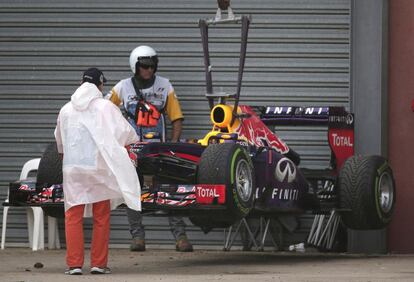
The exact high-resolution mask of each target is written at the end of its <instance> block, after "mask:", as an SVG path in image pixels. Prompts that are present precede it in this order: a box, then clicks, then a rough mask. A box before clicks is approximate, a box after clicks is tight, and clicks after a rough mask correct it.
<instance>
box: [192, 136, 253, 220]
mask: <svg viewBox="0 0 414 282" xmlns="http://www.w3.org/2000/svg"><path fill="white" fill-rule="evenodd" d="M197 183H200V184H225V185H226V205H227V208H228V211H227V212H226V213H225V214H223V215H222V216H221V218H217V217H214V218H212V219H211V220H212V224H216V225H217V226H216V227H224V226H229V225H231V224H233V223H234V222H235V221H236V220H238V219H240V218H243V217H245V216H246V215H247V214H249V212H250V210H251V209H252V208H253V201H254V189H255V175H254V167H253V163H252V160H251V158H250V156H249V154H248V153H247V152H246V150H245V149H244V148H243V147H241V146H240V145H238V144H235V143H225V144H211V145H209V146H208V147H207V148H206V149H205V150H204V152H203V154H202V155H201V159H200V163H199V166H198V172H197Z"/></svg>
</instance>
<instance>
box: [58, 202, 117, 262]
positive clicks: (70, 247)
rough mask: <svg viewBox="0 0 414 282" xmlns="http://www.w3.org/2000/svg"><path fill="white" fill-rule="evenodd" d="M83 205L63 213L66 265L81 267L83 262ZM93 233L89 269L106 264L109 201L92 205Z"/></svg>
mask: <svg viewBox="0 0 414 282" xmlns="http://www.w3.org/2000/svg"><path fill="white" fill-rule="evenodd" d="M84 210H85V205H79V206H74V207H71V208H70V209H69V210H67V211H66V212H65V234H66V264H67V265H68V267H82V266H83V262H84V252H85V250H84V239H83V213H84ZM92 211H93V232H92V245H91V267H94V266H97V267H106V266H107V264H108V244H109V230H110V229H109V228H110V225H109V221H110V213H111V206H110V203H109V200H107V201H102V202H98V203H94V204H93V207H92Z"/></svg>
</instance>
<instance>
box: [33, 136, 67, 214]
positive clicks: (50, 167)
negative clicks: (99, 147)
mask: <svg viewBox="0 0 414 282" xmlns="http://www.w3.org/2000/svg"><path fill="white" fill-rule="evenodd" d="M36 182H37V187H38V189H41V188H44V187H50V186H52V185H53V184H62V183H63V174H62V160H61V159H60V157H59V153H58V150H57V146H56V143H51V144H49V145H48V146H47V147H46V150H45V152H44V153H43V156H42V158H41V159H40V163H39V168H38V170H37V181H36ZM42 209H43V211H44V213H45V214H46V215H48V216H51V217H57V218H64V217H65V212H64V208H63V205H62V207H42Z"/></svg>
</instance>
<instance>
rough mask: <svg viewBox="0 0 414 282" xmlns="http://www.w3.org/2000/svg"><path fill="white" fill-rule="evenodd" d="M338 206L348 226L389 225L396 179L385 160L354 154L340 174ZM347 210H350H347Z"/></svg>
mask: <svg viewBox="0 0 414 282" xmlns="http://www.w3.org/2000/svg"><path fill="white" fill-rule="evenodd" d="M338 188H339V207H340V208H341V209H344V210H345V211H344V212H343V213H342V220H343V222H344V223H345V225H346V226H347V227H348V228H351V229H359V230H363V229H381V228H384V227H386V226H387V225H388V223H389V222H390V220H391V216H392V213H393V211H394V206H395V198H396V196H395V182H394V177H393V174H392V170H391V168H390V166H389V164H388V162H387V160H386V159H384V158H383V157H380V156H368V157H363V156H353V157H351V158H349V159H348V160H347V161H346V162H345V164H344V166H343V167H342V169H341V171H340V173H339V179H338ZM346 210H349V211H346Z"/></svg>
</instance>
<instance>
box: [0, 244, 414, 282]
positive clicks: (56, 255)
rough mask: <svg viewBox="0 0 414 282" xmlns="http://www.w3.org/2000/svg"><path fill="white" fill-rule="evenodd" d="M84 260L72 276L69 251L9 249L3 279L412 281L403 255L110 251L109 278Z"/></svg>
mask: <svg viewBox="0 0 414 282" xmlns="http://www.w3.org/2000/svg"><path fill="white" fill-rule="evenodd" d="M87 254H89V251H87ZM85 262H86V264H85V266H87V267H84V275H82V276H68V275H64V274H63V271H64V268H65V250H45V251H38V252H32V251H30V250H29V249H26V248H6V249H5V250H3V251H0V281H1V282H3V281H12V282H17V281H25V282H36V281H44V282H48V281H53V282H56V281H59V282H63V281H151V282H154V281H335V282H339V281H373V282H374V281H375V282H376V281H394V282H395V281H414V256H403V255H400V256H392V255H386V256H363V255H346V254H319V253H305V254H299V253H285V252H270V251H265V252H241V251H230V252H223V251H218V250H197V251H195V252H193V253H177V252H175V251H173V250H157V249H150V250H147V251H146V252H144V253H131V252H130V251H129V250H127V249H110V261H109V266H110V267H111V269H112V272H113V273H112V274H110V275H91V274H89V273H88V272H87V270H88V269H89V265H88V258H87V259H86V260H85ZM36 263H41V264H42V265H43V267H42V268H35V267H34V265H35V264H36Z"/></svg>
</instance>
